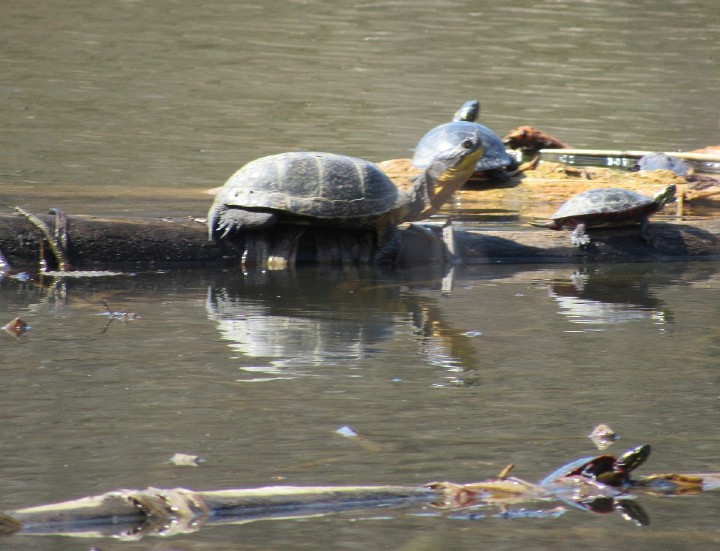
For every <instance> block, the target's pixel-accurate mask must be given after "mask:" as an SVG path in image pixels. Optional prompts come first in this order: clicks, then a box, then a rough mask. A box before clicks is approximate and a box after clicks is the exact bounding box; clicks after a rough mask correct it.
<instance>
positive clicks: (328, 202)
mask: <svg viewBox="0 0 720 551" xmlns="http://www.w3.org/2000/svg"><path fill="white" fill-rule="evenodd" d="M482 153H483V149H482V142H481V140H480V138H479V137H478V136H477V135H476V134H468V135H467V136H466V137H465V138H464V139H463V140H461V141H460V142H459V143H458V144H456V146H455V147H453V148H452V149H450V150H447V151H443V152H442V153H440V154H438V155H436V156H435V157H434V158H433V159H432V162H431V163H430V164H429V165H428V167H427V169H426V170H425V171H424V172H423V173H422V174H420V175H419V176H417V178H416V179H415V180H414V182H413V185H412V188H411V189H410V190H409V191H408V192H404V191H401V190H399V189H397V188H396V187H395V185H394V184H393V183H392V182H391V181H390V179H389V178H388V177H387V176H386V175H385V174H384V173H383V172H382V171H381V170H380V169H379V168H378V167H377V166H376V165H374V164H373V163H370V162H368V161H365V160H363V159H357V158H354V157H348V156H345V155H336V154H333V153H313V152H297V153H281V154H279V155H271V156H269V157H263V158H261V159H257V160H255V161H252V162H250V163H248V164H247V165H245V166H244V167H243V168H241V169H240V170H239V171H238V172H236V173H235V174H234V175H233V176H232V177H231V178H230V179H229V180H228V181H227V182H226V183H225V185H224V186H223V187H222V189H221V190H220V192H219V193H218V195H217V197H216V198H215V201H214V203H213V205H212V206H211V208H210V211H209V213H208V231H209V237H210V239H211V240H213V239H215V238H225V237H228V236H230V235H232V234H235V233H243V232H256V231H259V230H265V229H267V228H270V227H272V226H275V225H276V224H280V223H283V224H295V225H298V224H300V225H308V224H312V225H316V226H329V227H336V228H362V229H369V230H373V231H374V232H375V235H376V250H375V254H374V260H375V262H376V263H381V264H385V263H391V262H393V261H394V260H395V259H396V258H397V255H398V252H399V249H400V235H399V232H398V227H397V226H398V224H400V223H402V222H407V221H414V220H422V219H425V218H427V217H428V216H429V215H430V214H432V213H434V212H436V211H437V210H438V209H439V208H440V207H441V206H442V204H443V203H444V202H445V201H446V200H447V199H448V198H449V197H450V196H451V195H452V194H453V193H454V192H455V191H456V190H457V189H458V188H460V187H461V186H462V185H463V184H464V183H465V182H466V181H467V179H468V178H469V177H470V175H471V174H472V172H473V169H474V166H475V164H476V163H477V161H478V159H479V158H480V156H481V155H482Z"/></svg>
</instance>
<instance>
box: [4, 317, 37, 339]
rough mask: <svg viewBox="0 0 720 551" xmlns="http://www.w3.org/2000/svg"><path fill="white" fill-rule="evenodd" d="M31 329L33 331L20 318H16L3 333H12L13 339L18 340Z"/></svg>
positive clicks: (5, 326)
mask: <svg viewBox="0 0 720 551" xmlns="http://www.w3.org/2000/svg"><path fill="white" fill-rule="evenodd" d="M30 329H32V327H31V326H30V325H28V324H27V323H25V322H24V321H23V320H22V319H20V318H15V319H14V320H12V321H11V322H9V323H7V324H5V325H4V326H3V331H6V332H7V333H10V334H11V335H12V336H13V337H15V338H18V339H19V338H20V337H21V336H22V335H23V334H24V333H26V332H27V331H29V330H30Z"/></svg>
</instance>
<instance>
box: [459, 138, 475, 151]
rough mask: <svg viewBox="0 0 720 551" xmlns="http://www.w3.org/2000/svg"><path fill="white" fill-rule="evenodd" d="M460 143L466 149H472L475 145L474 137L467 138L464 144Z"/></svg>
mask: <svg viewBox="0 0 720 551" xmlns="http://www.w3.org/2000/svg"><path fill="white" fill-rule="evenodd" d="M460 145H462V146H463V148H464V149H470V148H471V147H472V146H473V145H474V143H473V141H472V139H470V138H465V139H464V140H463V142H462V144H460Z"/></svg>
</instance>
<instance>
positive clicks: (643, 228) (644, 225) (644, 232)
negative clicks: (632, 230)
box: [640, 218, 652, 245]
mask: <svg viewBox="0 0 720 551" xmlns="http://www.w3.org/2000/svg"><path fill="white" fill-rule="evenodd" d="M640 237H642V238H643V241H645V243H647V244H648V245H652V239H650V234H649V233H648V219H647V218H643V219H642V220H640Z"/></svg>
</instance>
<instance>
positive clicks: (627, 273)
mask: <svg viewBox="0 0 720 551" xmlns="http://www.w3.org/2000/svg"><path fill="white" fill-rule="evenodd" d="M548 295H549V296H550V298H552V299H553V300H554V301H555V302H556V303H557V306H558V313H560V314H562V315H563V316H565V317H566V318H567V320H568V321H569V322H570V323H576V324H580V325H583V326H585V327H587V330H589V331H598V330H608V329H610V328H611V326H618V325H622V324H626V323H631V322H650V323H652V324H654V325H657V326H658V329H659V330H661V331H665V330H667V329H669V326H670V325H671V324H672V323H673V320H674V316H673V312H672V310H671V309H669V308H668V307H667V305H666V304H665V303H664V302H663V301H662V300H660V299H659V298H658V297H657V296H656V295H655V294H654V293H653V292H652V290H651V288H650V287H649V286H648V284H647V282H646V281H645V280H644V279H643V275H642V272H638V271H636V270H634V269H629V268H628V266H627V265H624V264H623V265H619V266H617V267H614V266H613V267H605V266H604V267H603V268H602V269H594V270H592V271H577V270H576V271H573V272H572V273H571V274H570V275H569V277H568V279H565V278H558V279H554V280H552V281H551V282H550V283H549V288H548Z"/></svg>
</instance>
